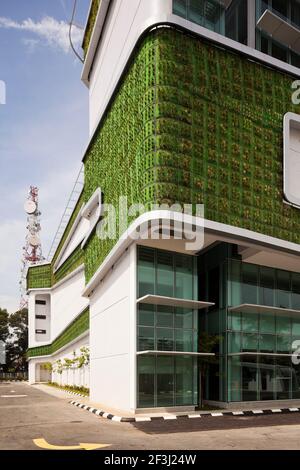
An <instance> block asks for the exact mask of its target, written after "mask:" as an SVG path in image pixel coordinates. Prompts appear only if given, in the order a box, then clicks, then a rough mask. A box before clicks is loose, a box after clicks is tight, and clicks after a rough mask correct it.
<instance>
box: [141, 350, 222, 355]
mask: <svg viewBox="0 0 300 470" xmlns="http://www.w3.org/2000/svg"><path fill="white" fill-rule="evenodd" d="M136 354H137V356H155V355H158V356H215V353H201V352H186V351H138V352H137V353H136Z"/></svg>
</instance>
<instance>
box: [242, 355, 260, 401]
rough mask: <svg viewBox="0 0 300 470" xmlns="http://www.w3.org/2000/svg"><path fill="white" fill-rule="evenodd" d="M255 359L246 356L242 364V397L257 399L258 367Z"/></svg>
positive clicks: (250, 399) (251, 399)
mask: <svg viewBox="0 0 300 470" xmlns="http://www.w3.org/2000/svg"><path fill="white" fill-rule="evenodd" d="M256 362H257V359H256V358H255V357H247V358H246V359H244V360H243V364H242V387H243V389H242V393H243V394H242V399H243V401H256V400H257V399H258V369H257V363H256Z"/></svg>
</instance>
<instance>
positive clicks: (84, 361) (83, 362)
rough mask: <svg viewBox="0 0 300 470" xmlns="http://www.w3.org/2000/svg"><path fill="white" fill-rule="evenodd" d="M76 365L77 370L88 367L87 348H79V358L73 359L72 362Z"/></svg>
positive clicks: (88, 353) (88, 352)
mask: <svg viewBox="0 0 300 470" xmlns="http://www.w3.org/2000/svg"><path fill="white" fill-rule="evenodd" d="M73 362H75V363H76V364H77V367H78V369H81V368H82V367H84V366H87V365H89V363H90V350H89V348H87V347H85V346H82V348H80V356H78V357H75V359H74V361H73Z"/></svg>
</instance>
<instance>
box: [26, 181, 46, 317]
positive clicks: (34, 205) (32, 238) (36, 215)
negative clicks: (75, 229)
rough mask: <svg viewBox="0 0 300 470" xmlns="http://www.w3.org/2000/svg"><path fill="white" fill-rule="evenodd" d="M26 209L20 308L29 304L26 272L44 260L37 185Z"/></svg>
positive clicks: (31, 189)
mask: <svg viewBox="0 0 300 470" xmlns="http://www.w3.org/2000/svg"><path fill="white" fill-rule="evenodd" d="M24 209H25V212H26V214H27V226H26V230H27V235H26V244H25V246H24V247H23V257H22V266H21V280H20V291H21V301H20V310H21V309H22V308H25V307H26V306H27V294H26V274H27V269H28V268H29V267H30V266H34V265H36V264H38V263H41V262H42V261H44V259H45V258H44V257H43V253H42V244H41V239H40V231H41V224H40V216H41V212H40V210H39V190H38V188H37V187H35V186H30V190H29V193H28V197H27V200H26V202H25V204H24Z"/></svg>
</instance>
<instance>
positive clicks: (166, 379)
mask: <svg viewBox="0 0 300 470" xmlns="http://www.w3.org/2000/svg"><path fill="white" fill-rule="evenodd" d="M174 378H175V374H174V358H173V357H164V356H158V357H157V406H174V401H175V400H174Z"/></svg>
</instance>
